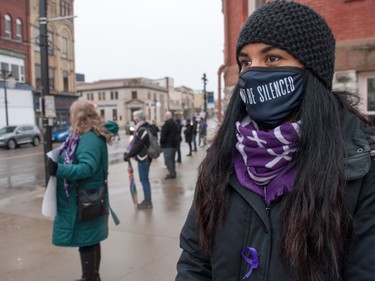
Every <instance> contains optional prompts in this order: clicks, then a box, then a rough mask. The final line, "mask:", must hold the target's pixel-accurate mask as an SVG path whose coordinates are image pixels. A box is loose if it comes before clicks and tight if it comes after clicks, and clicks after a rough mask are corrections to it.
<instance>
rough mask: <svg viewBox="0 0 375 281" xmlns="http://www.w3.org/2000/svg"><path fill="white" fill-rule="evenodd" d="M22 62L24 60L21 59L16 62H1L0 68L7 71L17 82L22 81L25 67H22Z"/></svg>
mask: <svg viewBox="0 0 375 281" xmlns="http://www.w3.org/2000/svg"><path fill="white" fill-rule="evenodd" d="M13 62H15V61H13ZM23 63H24V62H23V60H22V59H20V60H19V61H18V63H17V62H15V63H14V64H13V63H8V62H2V63H1V69H3V70H6V71H7V72H9V73H10V74H11V75H12V77H13V78H14V79H15V80H16V81H17V82H21V83H24V82H25V69H24V66H23Z"/></svg>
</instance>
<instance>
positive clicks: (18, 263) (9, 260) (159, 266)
mask: <svg viewBox="0 0 375 281" xmlns="http://www.w3.org/2000/svg"><path fill="white" fill-rule="evenodd" d="M187 149H188V148H187V145H186V144H185V143H182V164H176V169H177V178H176V179H172V180H164V176H165V175H166V173H167V170H166V168H164V158H163V155H161V157H159V158H158V159H156V160H154V161H153V163H152V166H151V169H150V181H151V188H152V197H153V204H154V208H153V209H152V210H136V209H135V208H134V206H133V203H132V200H131V196H130V192H129V181H128V173H127V163H125V162H122V161H117V164H113V165H110V167H109V179H108V182H109V192H110V202H111V206H112V208H113V209H114V210H115V212H116V213H117V215H118V217H119V219H120V221H121V223H120V224H119V225H118V226H115V225H114V223H113V221H112V219H110V231H109V238H108V239H107V240H105V241H104V242H103V243H102V262H101V276H102V280H103V281H139V280H142V281H151V280H152V281H154V280H156V281H169V280H174V278H175V276H176V262H177V260H178V257H179V255H180V252H181V250H180V248H179V233H180V230H181V227H182V225H183V223H184V221H185V218H186V215H187V212H188V210H189V208H190V206H191V203H192V199H193V194H194V188H195V180H196V177H197V167H198V165H199V163H200V162H201V160H202V158H203V156H204V152H205V148H200V149H198V152H195V153H194V154H193V156H192V157H185V155H186V154H187ZM113 163H116V162H113ZM133 166H134V175H135V179H136V186H137V190H138V200H139V201H142V199H143V192H142V187H141V185H140V183H139V179H138V171H137V167H136V165H133ZM43 192H44V188H40V189H38V190H37V191H34V192H30V193H27V194H25V195H22V196H18V197H13V198H8V199H4V200H0V228H1V232H0V246H1V252H0V280H2V281H45V280H46V281H47V280H51V281H52V280H53V281H69V280H75V279H78V278H79V277H80V274H81V269H80V260H79V254H78V249H77V248H62V247H55V246H53V245H52V244H51V235H52V221H51V220H49V219H47V218H45V217H43V216H42V215H41V204H42V196H43Z"/></svg>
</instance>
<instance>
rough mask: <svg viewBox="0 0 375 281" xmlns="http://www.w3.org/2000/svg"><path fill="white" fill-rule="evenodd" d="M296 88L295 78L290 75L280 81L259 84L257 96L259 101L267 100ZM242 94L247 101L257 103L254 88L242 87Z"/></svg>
mask: <svg viewBox="0 0 375 281" xmlns="http://www.w3.org/2000/svg"><path fill="white" fill-rule="evenodd" d="M294 89H295V86H294V81H293V78H292V77H291V76H288V77H286V78H283V79H280V80H278V81H275V82H271V83H268V84H264V85H261V86H258V87H257V88H256V92H257V93H258V95H257V97H258V99H259V102H265V101H269V100H272V99H276V98H278V97H281V96H285V95H287V94H290V93H291V92H293V91H294ZM240 95H241V98H242V100H243V101H245V103H248V104H256V102H257V101H256V99H255V96H254V93H253V88H247V89H240ZM246 97H247V98H246Z"/></svg>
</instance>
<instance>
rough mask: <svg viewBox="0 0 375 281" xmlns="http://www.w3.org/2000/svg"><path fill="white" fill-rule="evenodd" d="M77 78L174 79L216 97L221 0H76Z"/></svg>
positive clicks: (220, 60)
mask: <svg viewBox="0 0 375 281" xmlns="http://www.w3.org/2000/svg"><path fill="white" fill-rule="evenodd" d="M74 9H75V11H74V14H75V15H76V16H77V18H76V19H75V59H76V72H77V73H83V74H85V78H86V82H93V81H96V80H100V79H112V78H113V79H116V78H133V77H145V78H151V79H158V78H162V77H165V76H169V77H172V78H174V80H175V87H177V86H182V85H184V86H187V87H190V88H192V89H194V90H201V89H203V81H202V76H203V73H206V75H207V79H208V82H207V90H208V91H214V92H215V93H216V92H217V70H218V68H219V66H220V65H221V64H222V63H223V62H224V57H223V48H224V39H223V38H224V31H223V30H224V24H223V14H222V11H221V0H187V1H181V0H105V1H103V0H100V1H99V0H75V1H74Z"/></svg>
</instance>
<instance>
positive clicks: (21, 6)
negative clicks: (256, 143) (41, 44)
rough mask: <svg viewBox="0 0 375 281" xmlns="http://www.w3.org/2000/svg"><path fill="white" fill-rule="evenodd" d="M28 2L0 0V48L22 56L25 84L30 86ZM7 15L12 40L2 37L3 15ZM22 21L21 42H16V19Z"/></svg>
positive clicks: (24, 0) (23, 0)
mask: <svg viewBox="0 0 375 281" xmlns="http://www.w3.org/2000/svg"><path fill="white" fill-rule="evenodd" d="M29 11H30V8H29V1H28V0H18V1H14V0H0V48H1V49H5V50H8V51H15V52H18V53H21V54H23V55H24V56H25V57H26V59H25V82H26V83H27V84H31V83H30V82H31V81H30V77H31V72H30V71H31V68H30V51H31V49H30V47H29V46H30V43H31V42H30V28H29V21H30V20H29V16H30V15H29ZM5 14H9V15H10V16H11V18H12V40H9V39H5V38H3V37H4V15H5ZM17 18H19V19H21V21H22V29H23V30H22V40H23V42H17V41H16V19H17Z"/></svg>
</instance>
